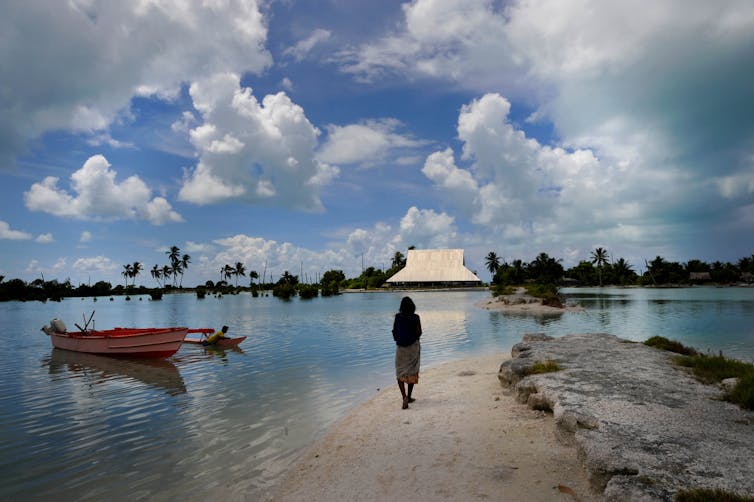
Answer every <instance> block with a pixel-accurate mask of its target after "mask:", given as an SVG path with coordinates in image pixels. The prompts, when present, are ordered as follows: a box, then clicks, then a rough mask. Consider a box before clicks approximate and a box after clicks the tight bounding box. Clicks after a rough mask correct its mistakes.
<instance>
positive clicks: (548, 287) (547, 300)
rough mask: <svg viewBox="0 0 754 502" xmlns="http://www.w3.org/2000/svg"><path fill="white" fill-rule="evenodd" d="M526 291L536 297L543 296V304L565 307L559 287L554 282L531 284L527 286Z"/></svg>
mask: <svg viewBox="0 0 754 502" xmlns="http://www.w3.org/2000/svg"><path fill="white" fill-rule="evenodd" d="M526 293H527V294H528V295H529V296H533V297H534V298H541V299H542V305H549V306H551V307H558V308H562V307H563V299H562V298H561V297H560V294H559V293H558V287H557V286H556V285H554V284H529V285H527V286H526Z"/></svg>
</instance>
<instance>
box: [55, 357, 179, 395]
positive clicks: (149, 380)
mask: <svg viewBox="0 0 754 502" xmlns="http://www.w3.org/2000/svg"><path fill="white" fill-rule="evenodd" d="M64 371H68V372H71V373H87V372H91V371H94V372H96V374H97V379H98V380H100V381H102V382H104V381H107V380H110V379H113V378H118V377H128V378H131V379H133V380H137V381H139V382H142V383H144V384H146V385H149V386H150V387H154V388H157V389H164V390H165V391H166V392H167V393H168V394H170V395H172V396H175V395H178V394H185V393H186V384H185V383H184V382H183V378H182V377H181V374H180V372H179V371H178V368H177V367H176V366H175V364H173V363H172V362H171V361H169V360H167V359H121V358H116V357H106V356H98V355H95V354H87V353H84V352H74V351H71V350H61V349H52V355H51V357H50V374H60V373H62V372H64Z"/></svg>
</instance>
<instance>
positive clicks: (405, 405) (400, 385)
mask: <svg viewBox="0 0 754 502" xmlns="http://www.w3.org/2000/svg"><path fill="white" fill-rule="evenodd" d="M408 385H409V389H410V388H411V384H408ZM398 388H399V389H400V390H401V396H402V397H403V409H404V410H405V409H406V408H408V396H407V395H406V386H405V385H404V384H403V382H401V381H400V380H398Z"/></svg>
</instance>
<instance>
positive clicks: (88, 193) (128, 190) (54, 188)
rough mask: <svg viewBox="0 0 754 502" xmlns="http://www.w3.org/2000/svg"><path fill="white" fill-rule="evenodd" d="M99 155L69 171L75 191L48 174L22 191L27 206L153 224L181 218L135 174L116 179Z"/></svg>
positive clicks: (81, 216)
mask: <svg viewBox="0 0 754 502" xmlns="http://www.w3.org/2000/svg"><path fill="white" fill-rule="evenodd" d="M110 167H111V166H110V164H109V163H108V162H107V159H106V158H105V157H103V156H102V155H94V156H92V157H90V158H89V159H88V160H87V161H86V162H85V163H84V165H83V166H82V167H81V169H79V170H78V171H76V172H74V173H73V174H72V175H71V188H72V189H73V192H74V195H71V194H70V193H69V192H67V191H66V190H64V189H61V188H58V181H59V179H58V178H56V177H52V176H48V177H46V178H45V179H44V180H42V182H41V183H34V184H33V185H32V186H31V188H30V189H29V191H28V192H25V193H24V201H25V203H26V207H27V208H28V209H29V210H31V211H42V212H46V213H50V214H53V215H55V216H61V217H70V218H77V219H92V220H106V221H111V220H118V219H137V218H138V219H146V220H148V221H149V222H151V223H152V224H154V225H161V224H164V223H168V222H179V221H182V218H181V216H180V215H179V214H178V213H176V212H175V211H173V210H172V208H171V206H170V204H169V203H168V202H167V201H166V200H165V199H164V198H162V197H155V198H153V199H152V198H151V190H150V189H149V188H148V187H147V185H146V184H145V183H144V181H142V180H141V178H139V177H138V176H130V177H128V178H126V179H125V180H124V181H122V182H120V183H119V182H117V181H116V179H115V178H116V174H117V173H116V172H115V171H113V170H112V169H110Z"/></svg>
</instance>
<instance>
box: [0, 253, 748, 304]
mask: <svg viewBox="0 0 754 502" xmlns="http://www.w3.org/2000/svg"><path fill="white" fill-rule="evenodd" d="M408 249H409V250H411V249H414V246H411V247H409V248H408ZM166 255H167V258H168V261H169V263H168V264H165V265H159V264H156V265H154V266H153V267H152V269H151V275H152V278H153V279H154V280H155V282H156V283H157V285H158V288H154V289H153V288H145V287H144V286H139V287H138V288H137V287H136V286H135V282H136V277H138V276H139V274H140V273H141V272H142V271H143V270H144V267H143V266H142V264H141V263H140V262H133V263H130V264H126V265H124V266H123V271H122V273H121V274H122V275H123V277H124V278H125V279H126V280H125V284H123V285H116V286H113V285H112V284H110V283H109V282H107V281H99V282H97V283H95V284H94V285H88V284H80V285H79V286H78V287H74V286H73V285H72V284H71V281H70V279H67V280H66V281H64V282H59V281H57V280H51V281H45V280H44V278H41V279H35V280H33V281H31V282H29V283H26V282H24V281H22V280H21V279H12V280H9V281H5V277H4V276H0V301H8V300H41V301H46V300H48V299H50V300H59V299H61V298H65V297H77V296H81V297H86V296H107V295H123V294H126V295H129V294H149V293H153V292H154V291H155V290H160V291H161V290H163V289H164V290H166V291H171V290H174V289H176V288H178V289H182V288H183V274H184V273H185V271H186V269H188V267H189V264H190V263H191V257H190V256H189V255H188V254H182V253H181V250H180V248H178V247H177V246H172V247H171V248H170V250H168V251H166ZM561 261H562V260H560V259H556V258H553V257H551V256H549V255H548V254H547V253H540V254H538V255H537V256H536V257H535V258H534V259H533V260H532V261H530V262H525V261H523V260H520V259H515V260H512V261H510V262H507V261H505V260H503V259H501V258H500V257H499V255H498V254H497V253H496V252H494V251H490V252H489V253H488V254H487V256H486V257H485V266H486V268H487V270H488V271H489V272H490V273H491V274H492V286H493V288H500V287H504V286H510V285H520V284H526V283H536V284H551V285H557V286H562V285H575V286H603V285H610V286H614V285H618V286H629V285H638V286H662V285H671V284H672V285H696V284H705V283H714V284H735V283H752V282H754V255H751V256H747V257H743V258H741V259H740V260H738V261H737V262H736V263H730V262H720V261H715V262H712V263H707V262H704V261H702V260H697V259H693V260H689V261H687V262H674V261H670V260H667V259H665V258H663V257H661V256H657V257H655V258H654V259H653V260H651V261H646V262H645V263H644V271H643V272H642V273H641V274H639V273H637V272H636V271H635V269H634V267H633V266H632V265H631V264H630V263H628V261H627V260H626V259H625V258H617V259H614V260H613V259H611V257H610V255H609V253H608V252H607V250H606V249H604V248H602V247H598V248H596V249H594V250H593V251H592V252H591V253H590V256H589V257H588V259H585V260H582V261H580V262H579V263H578V264H577V265H575V266H573V267H571V268H568V269H565V268H564V267H563V266H562V264H561ZM405 266H406V256H405V255H404V254H403V253H402V252H400V251H396V252H395V254H394V255H393V258H392V261H391V263H390V268H388V269H387V270H382V269H378V268H376V267H373V266H369V267H366V268H364V269H363V270H362V272H361V274H360V275H359V276H357V277H352V278H346V276H345V274H344V273H343V271H342V270H337V269H333V270H328V271H327V272H325V273H324V274H323V275H322V277H321V278H320V280H318V281H314V282H309V281H306V283H302V282H301V281H300V280H299V277H298V276H296V275H293V274H291V273H290V272H289V271H287V270H286V271H285V272H284V273H283V274H282V275H281V276H280V278H279V279H278V280H277V281H272V280H270V281H266V279H267V277H266V270H265V273H264V277H263V280H262V281H261V282H257V281H258V279H259V273H258V272H257V271H255V270H250V271H248V272H247V268H246V265H244V264H243V263H242V262H236V263H235V265H230V264H226V265H224V266H223V267H221V269H220V280H218V281H217V282H214V281H211V280H209V281H206V282H205V283H204V284H203V285H199V286H197V287H196V289H201V290H204V291H213V292H216V293H221V294H226V293H234V292H240V291H250V292H251V293H252V295H254V296H258V294H259V292H260V291H272V294H273V295H274V296H277V297H280V298H284V299H285V298H291V297H292V296H295V295H299V296H300V297H301V298H312V297H314V296H318V295H320V294H321V295H323V296H331V295H335V294H338V293H339V292H340V291H341V290H342V289H377V288H380V287H382V286H383V285H384V283H385V281H386V280H387V279H389V278H390V277H391V276H393V275H395V274H396V273H397V272H398V271H400V270H401V269H402V268H404V267H405ZM247 276H248V277H249V285H248V286H243V285H242V286H239V280H240V279H241V278H244V277H247ZM129 279H130V280H131V281H130V284H129ZM231 279H235V280H234V285H232V286H231V284H230V283H229V282H228V281H229V280H231Z"/></svg>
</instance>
